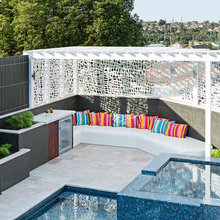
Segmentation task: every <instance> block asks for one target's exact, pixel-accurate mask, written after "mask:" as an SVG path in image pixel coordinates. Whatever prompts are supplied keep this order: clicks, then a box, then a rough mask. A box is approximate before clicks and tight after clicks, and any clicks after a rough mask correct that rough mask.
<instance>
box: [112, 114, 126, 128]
mask: <svg viewBox="0 0 220 220" xmlns="http://www.w3.org/2000/svg"><path fill="white" fill-rule="evenodd" d="M112 117H113V125H112V127H125V125H126V124H125V123H126V120H125V115H124V114H116V113H113V114H112Z"/></svg>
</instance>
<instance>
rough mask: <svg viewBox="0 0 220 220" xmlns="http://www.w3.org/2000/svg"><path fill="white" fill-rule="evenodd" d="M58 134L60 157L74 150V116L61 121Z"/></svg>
mask: <svg viewBox="0 0 220 220" xmlns="http://www.w3.org/2000/svg"><path fill="white" fill-rule="evenodd" d="M58 133H59V135H58V139H59V155H61V154H63V153H65V152H66V151H68V150H70V149H72V146H73V125H72V116H69V117H66V118H64V119H61V120H59V128H58Z"/></svg>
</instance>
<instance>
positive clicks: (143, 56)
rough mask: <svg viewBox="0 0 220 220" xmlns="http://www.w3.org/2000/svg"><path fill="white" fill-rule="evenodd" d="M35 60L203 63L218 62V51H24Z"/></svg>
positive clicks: (74, 48) (146, 48) (117, 48)
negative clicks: (207, 61) (206, 60)
mask: <svg viewBox="0 0 220 220" xmlns="http://www.w3.org/2000/svg"><path fill="white" fill-rule="evenodd" d="M24 54H27V55H29V56H31V57H32V58H36V59H97V60H99V59H101V60H103V59H109V60H131V59H132V60H156V61H169V62H171V61H193V62H199V61H205V59H207V57H209V60H210V61H211V62H218V61H219V60H220V51H211V50H204V49H196V50H195V49H177V48H155V47H152V48H151V47H66V48H54V49H44V50H33V51H25V52H24Z"/></svg>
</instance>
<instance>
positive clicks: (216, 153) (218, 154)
mask: <svg viewBox="0 0 220 220" xmlns="http://www.w3.org/2000/svg"><path fill="white" fill-rule="evenodd" d="M212 157H215V158H220V150H219V149H213V150H212Z"/></svg>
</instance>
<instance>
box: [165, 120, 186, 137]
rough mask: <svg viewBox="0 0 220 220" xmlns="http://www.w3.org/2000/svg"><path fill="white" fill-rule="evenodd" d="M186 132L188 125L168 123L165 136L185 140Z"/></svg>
mask: <svg viewBox="0 0 220 220" xmlns="http://www.w3.org/2000/svg"><path fill="white" fill-rule="evenodd" d="M187 130H188V125H186V124H177V123H172V122H169V123H168V127H167V130H166V132H165V135H166V136H171V137H179V138H185V137H186V133H187Z"/></svg>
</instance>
